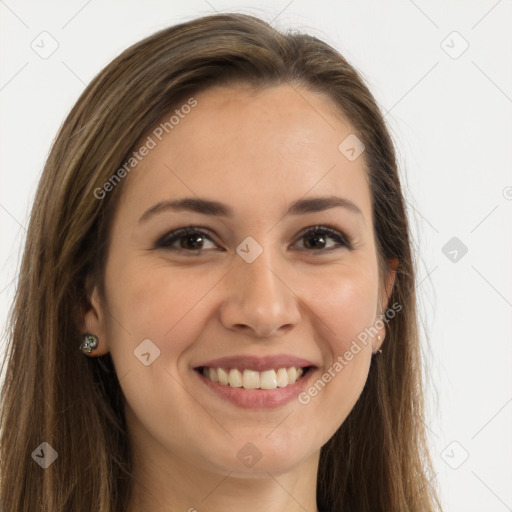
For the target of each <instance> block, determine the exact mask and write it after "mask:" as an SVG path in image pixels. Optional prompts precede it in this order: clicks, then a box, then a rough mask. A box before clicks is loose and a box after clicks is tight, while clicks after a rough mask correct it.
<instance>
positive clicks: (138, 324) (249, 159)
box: [84, 85, 398, 512]
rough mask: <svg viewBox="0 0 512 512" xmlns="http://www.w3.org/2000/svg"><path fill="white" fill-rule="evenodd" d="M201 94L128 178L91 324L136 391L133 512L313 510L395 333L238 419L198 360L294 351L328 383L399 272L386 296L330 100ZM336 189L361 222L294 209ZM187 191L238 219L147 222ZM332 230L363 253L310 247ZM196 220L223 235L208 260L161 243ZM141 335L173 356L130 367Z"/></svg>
mask: <svg viewBox="0 0 512 512" xmlns="http://www.w3.org/2000/svg"><path fill="white" fill-rule="evenodd" d="M195 98H196V99H197V101H198V105H197V106H196V107H195V108H194V109H193V110H192V111H191V112H190V114H188V115H187V116H186V117H185V118H184V119H182V120H180V123H179V125H177V126H176V127H175V128H174V129H173V130H172V131H171V132H170V133H169V134H168V135H166V136H165V137H164V139H163V140H162V141H161V142H159V143H158V145H157V146H156V147H155V148H154V149H152V150H151V151H150V152H149V154H148V155H147V156H146V157H145V158H144V159H143V160H142V162H141V163H140V164H139V165H138V166H137V168H136V169H135V170H133V171H132V173H131V174H130V175H129V176H128V177H127V178H126V180H127V181H126V183H124V189H123V191H122V195H121V198H120V203H119V206H118V209H117V211H116V214H115V218H114V224H113V229H112V238H111V241H110V247H109V254H108V260H107V264H106V270H105V290H106V296H105V303H102V301H101V300H100V297H99V294H98V291H97V289H94V292H93V294H92V296H91V298H90V299H91V309H90V310H89V311H88V312H87V314H86V317H85V319H84V326H85V328H86V329H87V330H88V331H89V332H92V333H95V334H96V335H97V336H98V337H99V340H100V344H99V347H98V349H97V350H96V352H95V353H94V354H93V355H102V354H105V353H106V352H110V353H111V355H112V358H113V361H114V365H115V369H116V372H117V375H118V377H119V379H120V385H121V388H122V390H123V393H124V396H125V403H126V406H125V407H126V416H127V423H128V430H129V436H130V439H131V442H132V444H133V449H134V453H135V464H134V474H135V476H136V478H137V479H138V481H139V483H140V485H139V486H136V491H135V494H134V496H133V499H132V501H131V504H130V508H129V512H142V511H145V510H151V511H152V512H160V511H164V510H166V511H168V510H182V511H187V510H190V509H191V508H192V509H193V508H195V509H196V510H198V511H199V512H201V511H203V510H208V511H209V512H220V511H225V510H244V511H247V512H255V511H266V512H283V511H285V512H296V511H297V512H298V511H301V512H303V511H304V510H307V511H316V510H317V508H316V477H317V471H318V463H319V452H320V448H321V447H322V445H323V444H325V443H326V442H327V441H328V439H329V438H330V437H331V436H332V435H333V434H334V433H335V431H336V430H337V429H338V427H339V426H340V425H341V424H342V423H343V421H344V420H345V418H346V417H347V415H348V414H349V412H350V410H351V409H352V408H353V406H354V404H355V402H356V401H357V399H358V397H359V395H360V393H361V391H362V389H363V387H364V384H365V382H366V379H367V375H368V370H369V366H370V361H371V355H372V352H375V351H376V350H377V349H378V348H379V346H380V344H381V343H382V341H383V340H384V335H385V331H384V329H381V330H379V331H378V334H379V335H380V336H381V340H378V338H377V335H375V336H374V337H373V338H370V339H369V342H368V344H367V345H366V346H364V345H362V346H361V347H362V349H361V351H360V352H359V353H358V354H357V355H355V356H354V358H353V359H352V360H351V361H350V362H349V363H348V364H347V365H346V366H345V367H344V368H343V370H342V371H341V372H339V373H337V374H336V377H335V378H333V379H332V380H331V382H329V383H328V384H327V385H326V386H325V388H324V389H323V390H322V391H321V392H319V393H318V394H317V396H315V397H313V398H311V401H310V402H309V403H308V404H307V405H303V404H301V403H298V401H297V400H293V401H291V402H290V403H287V404H285V405H284V406H281V407H278V408H276V409H266V410H257V411H255V410H245V409H240V408H238V407H237V406H235V405H233V404H231V403H229V402H227V401H225V400H223V399H220V398H217V397H213V398H212V397H211V396H210V395H208V397H206V396H205V389H204V388H205V385H204V384H203V383H201V381H200V380H199V379H198V378H197V375H196V374H195V373H194V370H193V369H192V368H193V366H194V365H197V364H199V363H201V362H204V361H206V360H208V359H213V358H217V357H222V356H231V355H237V354H251V355H258V356H260V355H269V354H272V355H273V354H279V353H286V354H291V355H294V356H298V357H302V358H305V359H308V360H310V361H312V362H313V363H314V364H315V365H316V366H317V367H318V368H317V370H316V374H317V376H316V378H319V377H321V375H322V374H324V373H325V372H326V370H327V369H328V368H329V367H331V366H332V364H333V362H334V361H335V360H336V358H337V357H338V356H340V355H342V354H343V353H345V351H346V350H348V349H349V347H350V345H351V343H352V341H353V340H355V339H356V337H357V336H358V334H360V333H361V332H363V331H364V330H365V329H367V328H369V327H370V326H372V325H374V324H375V322H376V320H377V318H378V317H377V315H379V314H381V313H383V312H384V310H383V309H382V306H385V305H386V304H387V301H388V296H389V295H388V294H389V293H390V291H391V287H392V285H393V279H394V272H393V270H394V269H395V268H396V265H397V263H398V262H397V261H392V262H390V264H391V267H390V273H389V274H388V275H387V276H383V281H382V284H383V287H382V291H379V276H378V270H377V255H376V248H375V240H374V234H373V225H372V214H371V196H370V190H369V187H368V183H367V178H366V174H365V170H364V166H365V161H364V154H363V155H362V156H361V157H359V158H357V159H356V160H354V161H349V160H348V159H347V158H346V157H345V156H344V155H343V154H342V153H341V152H340V151H339V150H338V145H339V144H340V142H341V141H343V140H344V139H345V138H346V137H347V136H348V135H350V134H351V133H354V130H353V128H352V127H351V126H350V124H349V123H348V122H347V121H346V120H344V119H342V118H340V117H339V116H336V115H335V114H334V108H333V104H332V103H331V100H330V99H329V98H328V97H326V96H324V95H321V94H318V93H314V92H311V91H308V90H305V89H300V88H291V87H289V86H286V85H283V86H277V87H272V88H265V89H263V90H260V91H255V90H253V89H251V88H249V87H248V86H241V85H237V86H231V87H215V88H210V89H208V90H206V91H205V92H203V93H201V94H198V95H196V96H195ZM334 193H335V195H338V196H343V197H345V198H348V199H350V200H351V201H352V202H353V203H355V204H356V205H357V206H358V207H359V209H360V210H361V212H362V215H359V214H356V213H354V212H351V211H349V210H348V209H345V208H340V207H336V208H331V209H328V210H325V211H320V212H314V213H307V214H304V215H296V216H291V215H290V216H284V214H285V211H286V210H287V208H288V206H289V205H290V204H291V203H292V202H293V201H295V200H298V199H301V198H304V197H307V198H310V197H324V196H330V195H333V194H334ZM185 196H187V197H188V196H198V197H202V198H207V199H212V200H216V201H219V202H222V203H224V204H226V205H229V206H230V207H231V208H232V209H233V211H234V216H233V217H232V218H228V217H216V216H208V215H204V214H200V213H191V212H173V211H165V212H162V213H159V214H157V215H154V216H153V217H151V218H148V219H147V220H146V221H144V222H139V218H140V217H141V216H142V214H143V213H144V212H145V211H146V210H147V209H148V208H150V207H152V206H153V205H155V204H156V203H158V202H159V201H162V200H169V199H177V198H182V197H185ZM325 224H328V225H331V226H332V227H334V228H336V229H337V230H338V231H340V232H341V233H342V234H344V235H345V236H346V237H347V238H348V240H349V242H350V243H351V245H352V247H353V250H349V249H347V248H346V247H344V246H341V245H339V244H338V242H337V241H336V240H333V239H332V238H330V237H329V236H327V235H325V237H326V238H325V242H324V245H322V242H320V245H318V244H319V243H318V242H316V244H317V245H315V241H314V240H313V241H312V242H311V243H312V245H310V246H309V247H313V248H308V245H307V243H308V237H307V236H306V237H304V236H303V235H304V234H305V231H306V228H309V227H311V226H315V225H325ZM187 225H194V226H197V227H200V228H202V230H203V231H204V232H205V234H206V235H207V236H209V237H210V239H208V238H204V239H203V240H204V242H203V245H202V246H201V243H199V247H202V253H200V254H197V253H196V254H194V251H191V250H190V249H188V251H189V252H188V253H187V252H186V251H187V249H183V250H182V251H183V252H182V253H179V252H177V251H176V250H174V251H173V250H172V248H157V249H155V243H156V241H157V240H158V239H160V238H161V237H162V236H163V235H165V234H166V233H169V232H171V231H173V230H176V229H179V228H181V227H184V226H187ZM247 236H251V237H252V238H254V240H256V241H257V242H258V244H259V245H260V246H261V247H262V248H263V252H262V253H261V254H260V256H259V257H257V258H256V260H255V261H254V262H252V263H247V262H246V261H245V260H244V259H242V258H241V257H240V256H239V255H238V254H237V252H236V248H237V247H238V246H239V244H240V243H241V242H242V241H243V240H244V239H245V238H246V237H247ZM309 241H311V240H310V239H309ZM185 242H186V240H185ZM179 244H180V242H179V241H178V242H175V243H174V247H175V248H178V247H179ZM315 247H318V248H322V247H327V248H330V247H334V249H333V250H331V251H330V252H328V253H325V254H315V252H317V251H315V250H314V248H315ZM222 249H223V250H222ZM144 339H150V340H151V341H152V343H154V344H155V345H156V346H157V347H158V349H159V350H160V356H159V357H158V358H156V359H155V360H154V362H153V363H152V364H151V365H149V366H145V365H143V364H142V363H141V362H140V361H139V359H137V358H136V357H134V350H135V349H136V348H137V346H138V345H139V344H140V343H141V341H142V340H144ZM316 378H315V379H314V380H316ZM207 398H208V399H207ZM361 428H364V425H362V426H361ZM248 442H250V443H252V444H253V445H255V446H256V447H257V450H258V451H259V453H260V454H261V459H260V460H259V461H258V463H257V464H255V465H254V466H252V467H250V468H249V467H246V466H245V465H244V464H243V463H242V462H241V461H240V460H239V459H238V458H237V453H238V451H239V450H240V449H241V448H242V447H243V446H244V445H246V443H248Z"/></svg>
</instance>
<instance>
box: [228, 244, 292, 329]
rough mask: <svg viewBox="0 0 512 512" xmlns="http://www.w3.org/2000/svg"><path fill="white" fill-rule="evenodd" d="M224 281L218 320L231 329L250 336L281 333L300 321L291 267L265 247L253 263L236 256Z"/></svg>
mask: <svg viewBox="0 0 512 512" xmlns="http://www.w3.org/2000/svg"><path fill="white" fill-rule="evenodd" d="M233 264H234V266H235V267H234V268H233V269H232V270H231V272H229V274H228V276H229V277H228V279H227V281H226V283H225V290H226V296H225V300H224V302H223V304H222V306H221V321H222V323H223V325H224V326H225V327H226V328H227V329H230V330H235V331H239V332H241V333H244V334H246V335H250V336H253V337H261V338H268V337H274V336H281V335H283V334H285V333H286V332H289V331H290V330H291V329H293V328H294V327H295V326H296V325H297V324H298V322H299V321H300V317H301V313H300V302H299V300H298V297H297V296H296V294H295V293H294V291H293V288H294V286H293V276H294V270H293V268H287V267H286V263H285V262H284V263H282V261H281V260H280V259H279V256H278V255H276V254H274V253H271V251H270V249H265V250H263V252H262V253H261V254H260V255H259V256H258V257H257V258H256V260H254V261H253V262H252V263H247V262H246V261H244V260H243V259H242V258H240V257H238V256H237V257H236V258H235V262H234V263H233Z"/></svg>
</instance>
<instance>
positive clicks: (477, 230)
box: [0, 0, 512, 512]
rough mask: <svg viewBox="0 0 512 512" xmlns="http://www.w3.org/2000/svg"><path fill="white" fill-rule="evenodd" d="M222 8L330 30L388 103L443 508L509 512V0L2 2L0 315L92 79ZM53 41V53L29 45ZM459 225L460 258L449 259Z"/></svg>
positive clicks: (0, 317)
mask: <svg viewBox="0 0 512 512" xmlns="http://www.w3.org/2000/svg"><path fill="white" fill-rule="evenodd" d="M215 11H238V12H245V13H249V14H255V15H259V16H261V17H263V18H264V19H266V20H267V21H271V20H273V22H274V24H276V25H277V26H278V27H281V28H296V29H302V30H304V31H307V32H309V33H313V34H315V35H317V36H319V37H320V38H322V39H325V40H326V41H327V42H329V43H330V44H332V45H333V46H335V47H336V48H338V49H339V50H340V51H341V52H342V53H343V54H344V55H345V57H347V59H348V60H349V61H350V62H351V63H352V64H353V65H354V66H355V67H356V68H357V69H358V70H359V71H360V72H361V73H362V74H363V76H364V77H365V79H366V80H367V83H368V85H369V86H370V89H371V90H372V92H373V93H374V95H375V97H376V99H377V101H378V102H379V104H380V105H381V107H382V109H383V111H384V112H387V114H386V120H387V122H388V125H389V127H390V130H391V132H392V135H393V137H394V139H395V142H396V145H397V150H398V158H399V164H400V172H401V176H402V180H403V187H404V192H405V195H406V198H407V203H408V211H409V215H410V220H411V225H412V229H413V236H414V246H415V253H416V258H417V266H418V267H417V268H418V283H419V285H418V294H419V301H420V310H421V322H422V325H423V331H422V343H423V346H424V351H425V352H426V353H427V355H428V357H427V362H428V376H429V379H428V382H427V385H428V389H427V393H428V394H427V397H428V402H429V411H428V416H427V427H428V432H429V436H430V441H431V445H432V455H433V459H434V464H435V470H436V477H435V481H436V482H437V485H438V486H439V488H440V490H441V497H442V501H443V503H444V506H445V510H446V511H454V512H459V511H460V512H473V511H474V512H477V511H478V512H484V511H485V512H505V511H507V510H509V511H512V486H511V485H510V484H511V482H512V371H511V369H512V335H511V332H512V286H511V285H512V275H511V274H512V272H511V269H512V250H511V248H512V243H511V238H512V237H511V235H512V229H511V227H512V222H511V221H512V172H511V170H512V149H511V148H512V116H511V114H512V30H511V21H512V1H511V0H499V1H497V0H485V1H478V2H476V1H475V2H462V1H460V2H456V1H450V2H446V1H429V2H427V1H421V0H415V1H413V0H407V1H406V0H403V1H396V0H395V1H387V2H379V1H372V2H370V1H362V2H357V3H356V2H355V1H348V0H342V1H340V0H338V1H336V2H335V1H327V0H316V1H315V2H306V1H305V0H294V1H291V2H290V1H289V0H284V1H283V0H274V1H261V2H258V3H257V4H256V3H255V2H235V1H232V0H226V1H221V0H208V1H206V0H194V1H187V2H185V1H180V2H178V1H176V0H173V1H167V2H164V1H157V0H153V1H146V2H144V3H142V2H136V1H134V0H128V1H123V2H122V3H121V2H117V3H116V2H113V1H101V2H100V1H99V0H89V1H87V0H72V1H68V2H66V4H65V5H64V3H62V4H60V3H57V2H48V1H44V2H37V1H24V2H15V1H14V0H5V1H1V0H0V26H1V28H0V39H1V41H0V48H1V50H0V55H1V68H0V109H1V116H0V130H1V152H0V158H1V161H0V170H1V174H0V229H1V245H0V269H1V277H0V325H1V326H4V325H5V322H6V318H7V314H8V309H9V307H10V304H11V301H12V296H13V292H14V288H15V282H16V281H15V278H16V276H17V265H18V262H19V257H20V251H21V248H22V244H23V241H24V237H25V228H26V226H27V219H28V215H29V212H30V207H31V203H32V200H33V197H34V192H35V189H36V185H37V182H38V178H39V176H40V173H41V171H42V168H43V165H44V161H45V159H46V156H47V154H48V151H49V148H50V145H51V143H52V140H53V139H54V137H55V135H56V133H57V130H58V128H59V126H60V124H61V123H62V121H63V120H64V117H65V115H66V114H67V112H68V111H69V109H70V108H71V106H72V105H73V104H74V102H75V101H76V99H77V98H78V96H79V94H80V93H81V92H82V90H83V89H84V87H85V85H86V84H87V83H88V82H89V81H90V80H91V79H92V78H93V77H94V76H95V75H96V74H97V73H98V72H99V70H100V69H101V68H102V67H103V66H105V65H106V64H107V63H108V62H109V61H110V60H111V59H112V58H113V57H114V56H116V55H117V54H118V53H120V52H121V51H122V50H123V49H125V48H126V47H127V46H129V45H130V44H132V43H134V42H136V41H137V40H139V39H141V38H143V37H145V36H146V35H149V34H151V33H152V32H154V31H156V30H158V29H161V28H164V27H166V26H168V25H172V24H175V23H177V22H181V21H185V20H188V19H191V18H193V17H196V16H200V15H206V14H210V13H213V12H215ZM45 31H46V32H47V33H48V34H50V35H40V34H41V33H42V32H45ZM454 31H456V32H458V34H453V32H454ZM52 40H55V41H56V42H53V43H52ZM52 44H54V45H56V44H58V48H57V49H56V51H55V52H54V53H53V54H52V55H50V56H49V57H48V58H45V59H43V58H41V56H40V55H39V54H38V53H36V51H34V50H33V49H32V47H34V48H40V49H39V50H38V51H39V52H42V51H43V49H42V48H43V47H44V48H45V49H46V51H48V50H49V49H51V45H52ZM466 44H469V46H468V48H467V50H466V51H464V53H462V54H460V55H459V53H460V52H462V50H463V49H464V48H465V45H466ZM31 45H32V47H31ZM43 56H45V55H43ZM454 57H456V58H454ZM452 237H457V238H458V239H459V240H460V242H462V243H463V244H464V245H465V246H466V247H467V249H468V252H467V253H466V254H465V255H463V256H461V255H462V252H461V251H460V250H458V252H457V255H455V253H453V252H452V253H451V255H450V254H449V255H448V256H449V257H448V256H445V254H444V253H443V251H442V249H443V247H444V246H445V244H446V243H447V242H448V241H449V240H450V239H451V238H452ZM460 242H457V243H460ZM448 250H450V251H452V250H453V249H452V248H451V247H449V249H448ZM448 250H446V249H445V252H448ZM456 250H457V249H456ZM450 258H452V259H453V258H456V260H457V261H451V259H450ZM0 349H1V346H0ZM0 353H3V352H0ZM466 457H467V459H466V460H465V458H466ZM457 466H458V467H457Z"/></svg>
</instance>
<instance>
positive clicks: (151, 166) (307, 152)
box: [122, 85, 371, 216]
mask: <svg viewBox="0 0 512 512" xmlns="http://www.w3.org/2000/svg"><path fill="white" fill-rule="evenodd" d="M194 99H195V101H197V104H196V105H195V106H194V107H193V108H192V109H189V108H187V109H183V110H181V109H180V105H178V106H177V107H176V108H175V110H174V111H173V112H170V113H168V114H166V115H165V116H163V117H162V120H161V122H160V123H159V124H157V126H155V128H154V129H153V130H152V131H150V132H149V133H148V134H146V136H145V137H151V138H152V139H153V141H154V142H155V145H154V148H153V149H151V151H150V152H149V153H148V154H147V156H145V157H144V158H143V159H142V161H141V162H140V163H139V164H138V166H137V167H136V169H135V170H134V171H132V172H131V174H130V176H129V179H128V183H126V184H125V188H126V190H125V191H124V192H123V196H124V197H123V199H122V202H125V203H126V202H127V201H128V202H133V201H137V202H142V203H144V204H145V205H146V207H147V206H150V205H147V204H146V203H147V202H148V201H150V200H153V201H156V200H161V199H169V198H174V197H179V196H183V195H186V196H191V195H198V196H202V197H204V196H210V197H211V198H212V199H221V198H222V199H223V200H225V201H229V202H230V203H231V204H233V205H234V208H235V209H236V205H237V204H238V205H239V206H240V208H242V209H243V208H244V207H245V208H247V207H248V206H249V205H250V204H252V206H254V207H256V205H259V206H261V207H270V204H283V203H286V204H288V203H289V202H292V201H294V200H296V199H298V198H299V197H302V196H305V195H307V194H312V195H315V196H318V195H332V194H333V193H336V192H339V194H340V195H345V196H352V199H353V200H357V201H358V206H359V207H360V208H361V209H362V210H365V209H366V210H367V213H368V211H369V208H370V203H371V201H370V195H369V189H368V186H367V179H366V171H365V160H364V154H363V155H361V157H359V158H357V159H356V160H353V161H351V160H349V159H347V157H346V156H345V155H344V154H343V153H342V152H341V151H340V149H339V146H340V143H342V141H344V140H345V139H347V137H349V136H353V134H354V129H353V128H352V126H351V125H350V123H349V122H348V121H347V120H346V119H344V118H343V117H342V116H340V114H339V113H338V110H337V109H336V106H335V104H334V103H333V102H332V100H331V99H330V98H328V97H327V96H325V95H323V94H319V93H315V92H312V91H309V90H306V89H302V88H297V87H295V86H294V87H292V86H290V85H279V86H274V87H267V88H264V89H258V90H256V89H254V88H251V87H250V86H246V85H237V86H229V87H212V88H210V89H207V90H205V91H203V92H201V93H200V94H197V95H195V96H194ZM186 103H187V99H185V100H184V101H183V104H186ZM176 110H178V112H176ZM185 112H186V113H185ZM174 113H176V114H177V115H174V118H173V122H172V124H171V123H170V122H169V120H170V118H171V116H173V114H174ZM165 123H167V124H165ZM159 127H160V129H158V128H159ZM162 127H163V128H162ZM155 134H157V135H155ZM145 137H144V138H143V140H145ZM214 196H215V197H214ZM248 199H251V201H249V203H248V202H247V201H248ZM365 216H366V215H365Z"/></svg>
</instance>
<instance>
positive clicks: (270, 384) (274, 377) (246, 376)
mask: <svg viewBox="0 0 512 512" xmlns="http://www.w3.org/2000/svg"><path fill="white" fill-rule="evenodd" d="M312 368H313V366H305V367H301V366H291V367H288V368H277V369H269V370H264V371H261V372H260V371H257V370H249V369H242V370H239V369H237V368H231V369H227V368H211V367H207V366H199V367H197V368H194V370H195V371H197V372H198V373H200V374H201V375H202V376H203V377H205V378H206V379H208V380H210V381H212V382H217V383H218V384H220V385H222V386H229V387H233V388H243V389H247V390H258V389H261V390H268V389H276V388H285V387H287V386H291V385H292V384H295V382H297V380H299V379H301V378H303V377H304V375H305V374H306V373H308V372H309V371H310V370H311V369H312Z"/></svg>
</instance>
